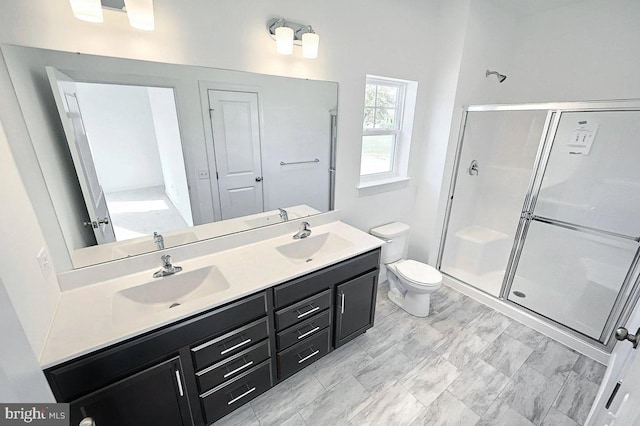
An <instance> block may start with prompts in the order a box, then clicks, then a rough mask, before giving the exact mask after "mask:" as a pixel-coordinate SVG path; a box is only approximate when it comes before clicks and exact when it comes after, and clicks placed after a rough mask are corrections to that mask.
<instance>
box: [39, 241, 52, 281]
mask: <svg viewBox="0 0 640 426" xmlns="http://www.w3.org/2000/svg"><path fill="white" fill-rule="evenodd" d="M37 259H38V264H39V265H40V272H42V276H43V277H44V279H45V280H47V279H48V278H49V275H51V270H52V267H51V262H50V261H49V252H48V251H47V248H46V247H42V248H41V249H40V251H39V252H38V256H37Z"/></svg>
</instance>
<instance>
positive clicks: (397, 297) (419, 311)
mask: <svg viewBox="0 0 640 426" xmlns="http://www.w3.org/2000/svg"><path fill="white" fill-rule="evenodd" d="M370 232H371V235H374V236H376V237H378V238H381V239H383V240H384V241H385V242H386V244H385V245H384V246H382V258H381V262H382V265H381V266H380V273H381V279H380V282H382V280H383V279H384V276H385V274H386V278H387V279H388V280H389V299H391V301H392V302H394V303H395V304H396V305H398V306H400V307H401V308H402V309H404V310H405V311H407V312H408V313H410V314H411V315H414V316H416V317H426V316H428V315H429V308H430V305H431V293H433V292H434V291H436V290H438V289H439V288H440V286H441V285H442V274H441V273H440V272H439V271H438V270H437V269H435V268H434V267H432V266H430V265H427V264H424V263H422V262H418V261H415V260H410V259H403V258H402V256H403V254H404V251H405V248H406V246H407V236H408V233H409V225H406V224H404V223H401V222H393V223H389V224H386V225H382V226H378V227H376V228H373V229H371V231H370Z"/></svg>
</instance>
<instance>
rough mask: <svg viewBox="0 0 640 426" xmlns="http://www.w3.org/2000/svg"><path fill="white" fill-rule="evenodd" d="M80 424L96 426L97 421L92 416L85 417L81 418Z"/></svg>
mask: <svg viewBox="0 0 640 426" xmlns="http://www.w3.org/2000/svg"><path fill="white" fill-rule="evenodd" d="M78 426H96V422H95V421H94V420H93V419H92V418H91V417H85V418H84V419H82V420H80V423H78Z"/></svg>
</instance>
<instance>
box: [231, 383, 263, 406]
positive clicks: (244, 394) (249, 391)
mask: <svg viewBox="0 0 640 426" xmlns="http://www.w3.org/2000/svg"><path fill="white" fill-rule="evenodd" d="M254 390H256V388H255V387H253V388H251V389H249V390H248V391H246V392H245V393H243V394H242V395H240V396H239V397H237V398H233V399H232V400H231V401H229V402H227V405H231V404H233V403H234V402H236V401H238V400H239V399H242V398H244V397H245V396H247V395H249V394H250V393H251V392H253V391H254Z"/></svg>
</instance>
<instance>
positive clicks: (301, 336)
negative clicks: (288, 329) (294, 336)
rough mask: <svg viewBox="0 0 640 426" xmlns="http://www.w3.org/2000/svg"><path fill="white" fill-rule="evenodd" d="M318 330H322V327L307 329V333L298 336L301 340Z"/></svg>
mask: <svg viewBox="0 0 640 426" xmlns="http://www.w3.org/2000/svg"><path fill="white" fill-rule="evenodd" d="M318 330H320V327H315V328H313V330H309V331H307V332H306V333H304V334H301V335H299V336H298V340H300V339H304V338H305V337H307V336H309V335H311V334H313V333H315V332H316V331H318Z"/></svg>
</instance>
